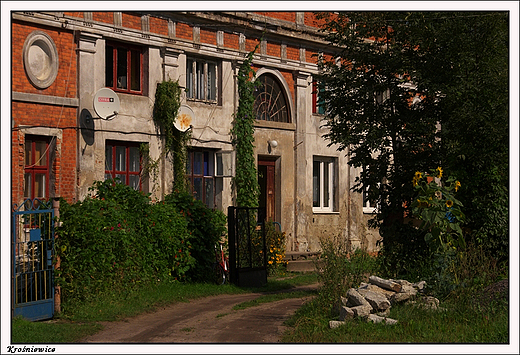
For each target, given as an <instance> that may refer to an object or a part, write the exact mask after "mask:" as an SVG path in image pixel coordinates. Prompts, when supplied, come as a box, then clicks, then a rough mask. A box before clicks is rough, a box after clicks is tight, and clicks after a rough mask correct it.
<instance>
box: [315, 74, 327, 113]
mask: <svg viewBox="0 0 520 355" xmlns="http://www.w3.org/2000/svg"><path fill="white" fill-rule="evenodd" d="M322 91H323V90H322V89H320V88H319V85H318V82H317V81H313V82H312V114H313V115H325V107H324V105H323V104H322V103H321V102H320V93H321V92H322Z"/></svg>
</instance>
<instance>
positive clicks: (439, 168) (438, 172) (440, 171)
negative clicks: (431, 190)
mask: <svg viewBox="0 0 520 355" xmlns="http://www.w3.org/2000/svg"><path fill="white" fill-rule="evenodd" d="M437 177H438V178H439V179H440V178H441V177H442V168H441V167H440V166H439V167H437Z"/></svg>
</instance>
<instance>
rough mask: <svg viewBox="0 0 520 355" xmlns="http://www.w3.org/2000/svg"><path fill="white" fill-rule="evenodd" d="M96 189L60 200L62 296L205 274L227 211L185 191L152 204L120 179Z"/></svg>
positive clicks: (64, 299)
mask: <svg viewBox="0 0 520 355" xmlns="http://www.w3.org/2000/svg"><path fill="white" fill-rule="evenodd" d="M90 190H91V191H92V193H93V196H88V197H86V198H85V199H84V200H83V201H80V202H76V203H74V204H69V203H67V202H66V201H65V200H61V201H60V222H61V226H60V227H59V228H58V229H57V235H58V238H57V239H56V254H57V256H58V257H59V258H60V267H59V269H58V270H57V272H56V282H57V285H58V286H60V287H61V290H62V291H61V292H62V302H64V303H65V304H66V302H67V300H77V301H81V300H85V299H89V298H92V297H95V296H96V295H98V294H100V293H101V292H118V290H123V289H128V288H131V287H132V286H133V285H136V284H139V283H145V282H157V281H175V280H179V281H189V280H201V279H202V276H203V275H204V274H208V275H211V274H210V273H209V272H206V270H204V269H203V267H204V265H206V263H207V261H208V260H210V261H211V260H213V258H214V254H213V246H214V244H215V241H216V240H218V238H219V237H220V236H221V235H222V234H223V233H225V218H226V217H225V215H224V214H223V213H221V212H218V211H211V210H210V209H209V208H207V207H206V206H205V205H204V204H203V203H202V202H200V201H195V200H194V199H193V197H192V196H191V195H189V194H187V193H182V194H172V195H170V196H168V197H167V201H160V202H157V203H155V204H152V203H150V199H149V194H143V193H142V192H139V191H135V190H134V189H132V188H131V187H129V186H126V185H123V184H119V183H116V182H115V181H114V180H106V181H103V182H99V181H98V182H95V183H94V185H93V186H92V187H91V189H90Z"/></svg>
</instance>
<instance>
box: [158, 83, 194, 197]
mask: <svg viewBox="0 0 520 355" xmlns="http://www.w3.org/2000/svg"><path fill="white" fill-rule="evenodd" d="M180 97H181V88H180V87H179V82H178V81H172V80H171V79H169V80H168V81H163V82H161V83H159V84H157V91H156V92H155V105H154V108H153V120H154V123H155V126H156V128H157V129H158V130H159V133H160V134H161V135H162V136H163V137H164V141H165V149H164V152H165V154H170V155H171V157H172V163H173V190H174V191H175V190H178V191H185V190H186V178H185V176H186V157H187V154H186V151H187V147H186V146H187V144H188V142H189V140H190V138H191V133H190V132H189V131H188V132H180V131H178V130H177V129H176V128H175V127H174V122H175V119H176V118H177V114H178V112H179V108H180V107H181V100H180Z"/></svg>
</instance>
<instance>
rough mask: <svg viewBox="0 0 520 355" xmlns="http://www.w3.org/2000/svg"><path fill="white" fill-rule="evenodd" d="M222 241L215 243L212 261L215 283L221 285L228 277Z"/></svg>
mask: <svg viewBox="0 0 520 355" xmlns="http://www.w3.org/2000/svg"><path fill="white" fill-rule="evenodd" d="M223 244H224V243H222V242H219V243H218V246H217V245H215V262H214V263H213V271H214V273H215V282H216V284H217V285H223V284H225V283H226V281H227V280H228V279H229V261H228V258H227V256H226V255H225V253H224V248H223Z"/></svg>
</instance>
